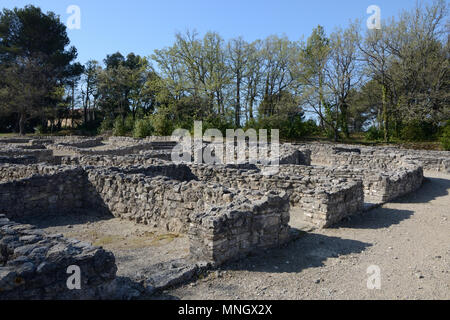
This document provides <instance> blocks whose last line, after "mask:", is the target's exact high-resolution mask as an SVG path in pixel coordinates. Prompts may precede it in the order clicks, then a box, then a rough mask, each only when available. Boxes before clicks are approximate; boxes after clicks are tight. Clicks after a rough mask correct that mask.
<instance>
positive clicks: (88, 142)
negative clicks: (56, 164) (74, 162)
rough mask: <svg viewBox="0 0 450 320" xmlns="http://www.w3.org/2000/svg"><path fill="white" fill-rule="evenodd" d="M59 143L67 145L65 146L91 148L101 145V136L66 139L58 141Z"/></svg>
mask: <svg viewBox="0 0 450 320" xmlns="http://www.w3.org/2000/svg"><path fill="white" fill-rule="evenodd" d="M58 144H59V145H62V146H67V147H74V148H93V147H98V146H101V145H103V138H101V137H100V138H89V139H82V140H73V141H70V140H68V141H67V142H65V141H64V140H63V141H58Z"/></svg>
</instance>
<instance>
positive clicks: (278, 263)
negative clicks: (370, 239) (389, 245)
mask: <svg viewBox="0 0 450 320" xmlns="http://www.w3.org/2000/svg"><path fill="white" fill-rule="evenodd" d="M370 246H372V244H370V243H366V242H361V241H356V240H351V239H342V238H338V237H330V236H325V235H321V234H316V233H304V235H303V236H302V237H300V238H299V239H298V240H296V241H294V242H291V243H289V244H288V245H286V246H285V247H283V248H278V249H270V250H266V251H265V252H263V253H260V254H255V255H251V256H250V257H248V258H246V259H243V260H241V261H236V262H232V263H228V264H225V265H224V266H222V267H221V269H222V270H248V271H254V272H273V273H291V272H300V271H301V270H303V269H307V268H315V267H321V266H323V265H324V261H325V260H327V259H328V258H337V257H339V256H343V255H349V254H356V253H360V252H362V251H364V250H365V249H366V248H368V247H370Z"/></svg>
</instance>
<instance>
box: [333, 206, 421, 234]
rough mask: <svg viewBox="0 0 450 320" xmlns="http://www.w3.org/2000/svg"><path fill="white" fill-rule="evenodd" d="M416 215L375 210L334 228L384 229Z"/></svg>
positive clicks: (404, 211)
mask: <svg viewBox="0 0 450 320" xmlns="http://www.w3.org/2000/svg"><path fill="white" fill-rule="evenodd" d="M413 214H414V211H411V210H398V209H389V208H383V207H379V208H375V209H372V210H370V211H367V212H363V213H361V214H360V215H356V216H351V217H348V218H346V219H345V220H343V221H341V222H339V223H337V224H335V225H334V226H333V227H332V228H333V229H334V228H350V229H383V228H388V227H390V226H392V225H395V224H399V223H400V222H402V221H403V220H406V219H409V218H410V217H411V216H412V215H413Z"/></svg>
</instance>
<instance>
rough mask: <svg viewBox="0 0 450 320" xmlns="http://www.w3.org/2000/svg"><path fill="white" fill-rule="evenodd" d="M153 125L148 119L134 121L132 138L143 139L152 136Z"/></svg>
mask: <svg viewBox="0 0 450 320" xmlns="http://www.w3.org/2000/svg"><path fill="white" fill-rule="evenodd" d="M153 131H154V129H153V125H152V121H151V119H150V118H144V119H139V120H136V122H135V124H134V129H133V137H135V138H145V137H148V136H151V135H152V134H153Z"/></svg>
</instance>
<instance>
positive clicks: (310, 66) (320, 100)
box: [299, 25, 331, 129]
mask: <svg viewBox="0 0 450 320" xmlns="http://www.w3.org/2000/svg"><path fill="white" fill-rule="evenodd" d="M330 51H331V48H330V40H329V39H328V38H327V36H326V34H325V30H324V29H323V27H322V26H320V25H319V26H317V28H315V29H313V32H312V34H311V36H310V37H309V38H308V40H307V44H306V48H304V49H303V51H302V54H301V61H300V63H301V64H302V65H303V68H304V72H302V73H300V74H299V77H300V79H299V81H300V83H302V84H304V85H306V87H307V90H308V92H309V101H310V102H311V104H310V105H311V107H312V108H313V110H314V112H315V113H316V114H317V115H318V116H319V119H320V127H321V128H322V129H323V128H324V118H325V114H324V111H325V110H324V106H325V92H324V82H325V66H326V65H327V63H328V60H329V58H330Z"/></svg>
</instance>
